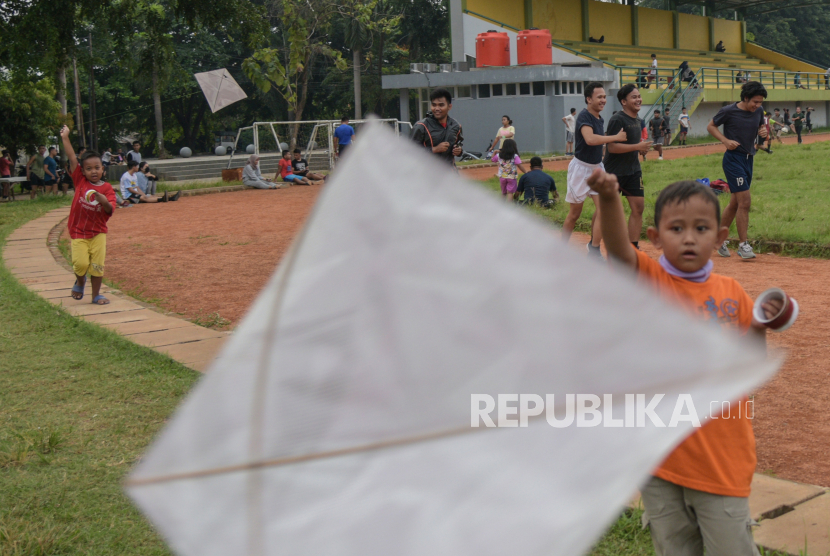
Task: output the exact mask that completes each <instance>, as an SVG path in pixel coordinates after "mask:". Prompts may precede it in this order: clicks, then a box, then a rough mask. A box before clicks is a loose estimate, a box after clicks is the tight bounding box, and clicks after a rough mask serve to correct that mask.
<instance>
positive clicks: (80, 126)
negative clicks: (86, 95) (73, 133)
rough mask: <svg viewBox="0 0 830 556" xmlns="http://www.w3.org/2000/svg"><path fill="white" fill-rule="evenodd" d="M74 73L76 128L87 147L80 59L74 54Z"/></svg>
mask: <svg viewBox="0 0 830 556" xmlns="http://www.w3.org/2000/svg"><path fill="white" fill-rule="evenodd" d="M72 73H73V76H74V80H75V129H76V130H77V132H78V140H79V141H80V143H81V146H82V147H86V137H85V136H84V106H83V104H81V84H80V83H79V82H78V59H77V57H76V56H75V54H74V53H73V54H72Z"/></svg>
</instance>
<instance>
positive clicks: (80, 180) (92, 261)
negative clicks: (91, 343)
mask: <svg viewBox="0 0 830 556" xmlns="http://www.w3.org/2000/svg"><path fill="white" fill-rule="evenodd" d="M61 139H63V148H64V152H66V157H67V159H68V160H69V170H70V171H71V172H72V182H73V183H74V184H75V196H74V198H73V199H72V205H71V207H70V209H69V221H68V224H67V225H68V227H69V237H71V238H72V269H73V270H74V272H75V285H74V286H72V298H73V299H83V297H84V285H85V284H86V275H87V273H89V275H90V276H91V281H92V302H93V303H95V304H97V305H106V304H107V303H109V299H107V298H106V297H104V296H103V295H100V292H101V282H102V281H103V279H104V259H105V258H106V254H107V220H109V218H110V216H111V215H112V208H113V207H114V206H115V203H116V200H115V192H114V191H113V190H112V186H111V185H110V184H109V183H107V182H105V181H104V180H103V175H104V164H103V163H102V162H101V157H100V156H99V155H98V153H96V152H93V151H87V152H86V153H84V155H83V157H81V161H80V163H79V162H78V158H77V157H76V156H75V150H74V149H73V148H72V144H71V143H70V142H69V128H68V127H66V126H63V128H62V129H61Z"/></svg>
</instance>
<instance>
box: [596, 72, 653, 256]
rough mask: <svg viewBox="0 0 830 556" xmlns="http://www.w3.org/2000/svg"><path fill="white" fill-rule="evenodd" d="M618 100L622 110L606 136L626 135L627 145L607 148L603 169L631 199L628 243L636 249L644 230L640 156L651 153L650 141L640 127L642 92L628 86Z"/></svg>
mask: <svg viewBox="0 0 830 556" xmlns="http://www.w3.org/2000/svg"><path fill="white" fill-rule="evenodd" d="M617 100H619V101H620V104H621V105H622V107H623V109H622V110H620V111H619V112H617V113H616V114H614V115H613V116H611V119H610V120H608V130H607V131H606V135H616V134H617V133H619V132H620V130H623V131H625V133H626V140H625V142H624V143H609V144H608V146H607V147H606V149H605V150H606V152H605V160H603V165H604V166H605V171H606V172H608V173H609V174H614V175H616V176H617V181H618V182H619V184H620V192H621V193H622V194H623V196H625V197H626V198H627V199H628V206H629V207H630V208H631V216H629V217H628V239H629V240H630V241H631V243H633V244H634V247H636V248H637V249H639V248H640V234H641V233H642V229H643V207H644V206H645V201H644V199H643V195H644V194H645V192H644V190H643V172H642V169H641V168H640V154H642V153H646V152H648V150H649V148H651V141H643V140H642V133H641V129H642V128H641V127H640V118H639V117H638V116H637V114H638V113H639V112H640V106H641V105H642V104H643V99H642V97H641V96H640V91H639V90H638V89H637V87H635V86H634V85H632V84H631V83H629V84H628V85H623V86H622V88H621V89H620V90H619V91H617Z"/></svg>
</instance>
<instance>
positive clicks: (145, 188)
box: [135, 161, 158, 195]
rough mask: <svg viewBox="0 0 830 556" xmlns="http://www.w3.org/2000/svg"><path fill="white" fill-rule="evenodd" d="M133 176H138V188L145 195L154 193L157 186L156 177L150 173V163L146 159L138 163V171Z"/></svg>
mask: <svg viewBox="0 0 830 556" xmlns="http://www.w3.org/2000/svg"><path fill="white" fill-rule="evenodd" d="M135 177H136V178H138V188H139V189H140V190H141V192H142V193H144V194H145V195H155V194H156V188H157V187H158V178H157V177H156V176H155V175H153V174H151V173H150V165H149V164H148V163H147V161H142V162H140V163H139V165H138V172H136V174H135Z"/></svg>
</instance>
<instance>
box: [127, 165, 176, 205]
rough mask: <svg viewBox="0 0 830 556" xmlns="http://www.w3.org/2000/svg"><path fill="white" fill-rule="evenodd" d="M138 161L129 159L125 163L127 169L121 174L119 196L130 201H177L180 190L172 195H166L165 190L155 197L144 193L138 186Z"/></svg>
mask: <svg viewBox="0 0 830 556" xmlns="http://www.w3.org/2000/svg"><path fill="white" fill-rule="evenodd" d="M137 173H138V162H136V161H135V160H131V161H129V162H128V163H127V171H126V172H124V174H123V175H122V176H121V196H122V197H124V200H125V201H129V202H131V203H134V204H135V203H166V202H167V201H178V200H179V197H180V196H181V194H182V192H181V191H179V192H177V193H176V194H175V195H173V196H172V197H168V195H167V191H165V192H164V195H163V196H161V197H157V196H155V195H145V194H144V193H143V192H142V191H141V189H140V188H139V187H138V178H137V177H136V174H137Z"/></svg>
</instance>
